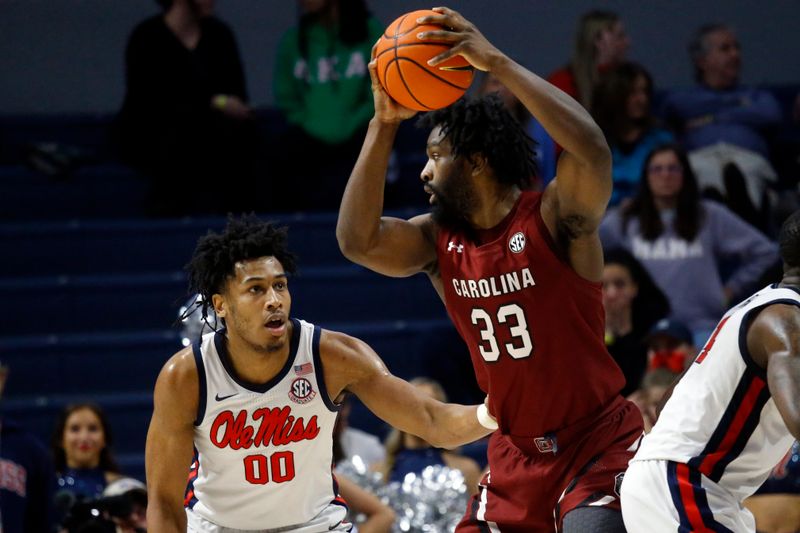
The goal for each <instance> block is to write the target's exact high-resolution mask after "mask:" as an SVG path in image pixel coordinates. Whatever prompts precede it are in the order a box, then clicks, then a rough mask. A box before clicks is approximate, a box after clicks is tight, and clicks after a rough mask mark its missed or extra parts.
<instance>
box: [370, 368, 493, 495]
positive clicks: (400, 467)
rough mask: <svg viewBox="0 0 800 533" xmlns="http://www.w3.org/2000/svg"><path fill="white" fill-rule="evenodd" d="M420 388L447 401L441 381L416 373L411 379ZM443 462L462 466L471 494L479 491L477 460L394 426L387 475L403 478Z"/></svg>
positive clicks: (388, 443)
mask: <svg viewBox="0 0 800 533" xmlns="http://www.w3.org/2000/svg"><path fill="white" fill-rule="evenodd" d="M409 383H411V384H413V385H414V386H416V387H417V388H418V389H420V390H422V391H425V392H426V393H427V394H429V395H430V396H432V397H433V398H436V399H437V400H439V401H440V402H446V401H447V396H446V395H445V393H444V389H443V388H442V386H441V384H439V382H437V381H434V380H432V379H429V378H424V377H417V378H414V379H412V380H410V381H409ZM435 465H444V466H447V467H449V468H453V469H456V470H460V471H461V473H462V474H463V475H464V482H465V483H466V486H467V490H468V491H469V494H476V493H477V492H478V481H479V480H480V476H481V471H480V468H479V467H478V464H477V463H476V462H475V461H474V460H473V459H470V458H469V457H466V456H464V455H460V454H458V453H456V452H455V451H452V450H441V449H438V448H434V447H432V446H431V445H430V444H428V443H427V442H426V441H424V440H422V439H421V438H419V437H417V436H415V435H411V434H410V433H405V432H403V431H400V430H398V429H393V430H392V432H391V433H389V436H388V437H386V462H385V464H384V467H383V473H384V479H386V480H387V481H389V482H391V481H400V482H402V481H403V479H404V478H405V476H406V474H409V473H414V474H421V473H422V471H423V470H424V469H425V467H427V466H435Z"/></svg>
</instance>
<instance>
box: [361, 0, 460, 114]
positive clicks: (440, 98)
mask: <svg viewBox="0 0 800 533" xmlns="http://www.w3.org/2000/svg"><path fill="white" fill-rule="evenodd" d="M438 14H439V13H436V12H435V11H430V10H428V9H422V10H419V11H412V12H411V13H406V14H405V15H403V16H401V17H398V18H397V20H395V21H394V22H392V23H391V24H390V25H389V27H388V28H386V31H384V32H383V36H381V38H380V40H379V41H378V47H377V48H376V50H375V57H376V59H377V69H378V80H379V81H380V82H381V85H382V86H383V88H384V89H386V92H387V93H389V96H391V97H392V98H393V99H394V100H395V101H397V103H399V104H400V105H402V106H405V107H408V108H411V109H416V110H417V111H431V110H433V109H439V108H440V107H446V106H448V105H450V104H452V103H453V102H455V101H456V100H458V99H459V98H460V97H461V95H463V94H464V93H465V92H466V90H467V89H468V88H469V84H470V83H472V66H471V65H470V64H469V63H468V62H467V60H466V59H464V58H463V57H461V56H455V57H451V58H450V59H448V60H447V61H445V62H444V63H441V64H439V65H436V66H435V67H432V66H430V65H428V60H429V59H430V58H432V57H435V56H437V55H439V54H441V53H442V52H444V51H446V50H447V49H448V48H450V46H449V45H448V43H441V42H435V41H421V40H419V39H418V38H417V34H418V33H420V32H423V31H433V30H439V29H441V26H438V25H435V24H417V19H418V18H419V17H424V16H425V15H438Z"/></svg>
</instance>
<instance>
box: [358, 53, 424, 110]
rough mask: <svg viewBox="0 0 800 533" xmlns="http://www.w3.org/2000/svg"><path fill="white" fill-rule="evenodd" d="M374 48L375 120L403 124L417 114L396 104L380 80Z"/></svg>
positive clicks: (371, 72)
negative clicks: (402, 122)
mask: <svg viewBox="0 0 800 533" xmlns="http://www.w3.org/2000/svg"><path fill="white" fill-rule="evenodd" d="M377 46H378V45H377V43H376V44H375V46H373V47H372V61H370V62H369V65H367V67H368V68H369V78H370V80H372V98H373V100H374V102H375V118H376V119H377V120H379V121H380V122H393V123H397V122H401V121H403V120H406V119H408V118H411V117H413V116H414V115H416V114H417V112H416V111H414V110H413V109H409V108H407V107H403V106H402V105H400V104H398V103H397V102H395V101H394V100H393V99H392V97H391V96H389V94H388V93H387V92H386V90H385V89H384V88H383V86H382V85H381V82H380V81H379V80H378V66H377V65H378V62H377V60H376V59H375V48H376V47H377Z"/></svg>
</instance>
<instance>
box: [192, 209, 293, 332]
mask: <svg viewBox="0 0 800 533" xmlns="http://www.w3.org/2000/svg"><path fill="white" fill-rule="evenodd" d="M266 256H273V257H275V258H276V259H277V260H278V261H280V262H281V265H282V266H283V268H284V271H285V272H286V273H288V274H294V273H295V270H296V267H295V256H294V255H293V254H292V253H291V252H289V250H288V249H287V247H286V228H285V227H281V228H276V227H275V226H273V225H272V224H271V223H269V222H262V221H261V220H259V219H258V218H257V217H256V216H254V215H243V216H242V217H240V218H236V217H233V216H231V217H229V218H228V224H227V226H225V230H224V231H223V232H222V233H214V232H213V231H209V232H208V234H207V235H206V236H204V237H202V238H200V240H198V241H197V247H196V248H195V250H194V254H192V259H191V260H190V261H189V263H188V264H187V265H186V267H185V268H186V271H187V272H188V274H189V290H190V291H191V292H192V293H199V294H200V295H201V296H202V297H203V303H202V313H203V319H204V320H205V319H206V317H207V316H208V310H209V308H210V307H211V305H212V303H211V297H212V295H214V294H218V293H221V292H222V290H223V287H224V286H225V282H226V281H227V279H228V278H229V277H231V276H234V275H235V272H234V267H235V265H236V263H238V262H240V261H247V260H250V259H257V258H259V257H266Z"/></svg>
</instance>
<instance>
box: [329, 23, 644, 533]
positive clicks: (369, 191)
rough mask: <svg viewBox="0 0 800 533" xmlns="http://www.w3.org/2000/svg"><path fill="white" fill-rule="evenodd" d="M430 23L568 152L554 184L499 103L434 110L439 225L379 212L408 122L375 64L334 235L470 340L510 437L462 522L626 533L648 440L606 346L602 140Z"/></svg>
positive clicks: (494, 56)
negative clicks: (540, 174)
mask: <svg viewBox="0 0 800 533" xmlns="http://www.w3.org/2000/svg"><path fill="white" fill-rule="evenodd" d="M436 10H437V11H438V12H439V13H440V15H437V16H430V17H424V18H422V19H420V20H419V22H420V23H434V24H440V25H442V26H444V27H445V28H448V29H447V30H441V31H430V32H425V33H424V34H423V35H421V38H423V39H425V40H440V41H443V42H447V43H451V44H452V45H453V47H452V49H451V50H449V51H448V52H445V53H443V54H441V55H439V56H438V57H436V58H434V59H433V60H432V62H433V63H439V62H441V61H444V60H446V59H447V58H449V57H450V56H452V55H453V54H460V55H462V56H463V57H465V58H466V59H467V61H469V62H470V63H471V64H472V65H473V66H474V67H475V68H477V69H480V70H484V71H488V72H491V73H492V75H494V76H495V77H497V78H498V80H500V81H501V82H502V83H503V84H504V85H505V86H506V87H508V88H509V89H510V90H511V91H512V92H513V93H514V95H515V96H516V97H517V98H519V99H520V101H522V102H523V103H524V104H525V106H526V107H527V108H528V110H529V111H530V112H531V113H532V114H533V115H534V117H536V119H537V120H538V121H539V122H540V123H541V124H542V125H543V126H544V127H545V129H546V130H547V131H548V133H549V134H550V135H551V136H552V137H553V139H554V140H555V141H556V142H557V143H558V144H560V145H561V146H563V147H564V151H565V153H564V155H562V157H561V159H560V161H559V164H558V172H557V175H558V178H557V179H556V180H555V182H553V183H552V184H551V185H550V186H549V187H548V188H547V190H546V191H544V193H536V192H531V191H528V190H526V189H528V188H529V180H530V178H531V175H532V174H533V171H534V168H533V163H532V160H531V154H530V150H529V148H528V144H527V140H526V138H525V135H524V134H523V132H522V131H521V129H520V127H519V125H518V124H517V123H516V122H515V121H514V120H513V119H512V118H511V116H510V115H509V114H508V112H507V111H506V110H505V109H504V108H503V107H502V105H501V104H500V102H499V101H498V100H497V99H493V98H483V99H480V100H460V101H458V102H456V103H455V104H453V105H452V106H451V107H449V108H446V109H443V110H439V111H435V112H432V113H429V114H428V115H426V117H425V122H426V124H428V125H430V126H433V130H432V131H431V134H430V136H429V137H428V145H427V153H428V162H427V164H426V165H425V168H424V169H423V170H422V176H421V177H422V181H423V183H424V188H425V190H426V191H427V192H428V193H430V194H431V203H432V204H433V214H432V215H423V216H419V217H416V218H413V219H411V220H400V219H395V218H388V217H381V214H382V210H383V206H382V203H383V186H384V185H383V184H384V181H385V173H386V169H387V164H388V161H389V155H390V153H391V150H392V144H393V142H394V138H395V134H396V132H397V128H398V124H399V123H400V122H401V121H402V120H404V119H407V118H410V117H411V116H412V115H413V114H414V112H413V111H411V110H409V109H405V108H402V107H400V106H399V105H398V104H397V103H396V102H394V101H393V100H391V99H390V98H389V97H388V96H387V94H386V93H385V92H384V91H383V89H382V88H381V87H380V85H379V84H378V82H377V78H376V77H375V65H374V61H373V63H372V64H371V65H370V72H371V74H372V80H373V84H372V89H373V94H374V98H375V116H374V118H373V119H372V121H371V122H370V126H369V130H368V132H367V136H366V139H365V141H364V146H363V148H362V151H361V155H360V156H359V159H358V161H357V163H356V165H355V168H354V169H353V173H352V175H351V176H350V181H349V183H348V185H347V189H346V191H345V194H344V198H343V199H342V206H341V211H340V214H339V222H338V227H337V236H338V238H339V244H340V247H341V249H342V251H343V253H344V254H345V255H346V256H347V257H348V258H349V259H351V260H353V261H355V262H356V263H359V264H362V265H364V266H366V267H369V268H371V269H372V270H375V271H377V272H381V273H383V274H386V275H389V276H396V277H402V276H410V275H412V274H415V273H417V272H426V273H427V274H428V276H429V277H430V279H431V281H432V283H433V285H434V287H435V288H436V290H437V291H438V293H439V295H440V296H441V298H442V300H443V301H444V303H445V306H446V307H447V311H448V313H449V314H450V317H451V318H452V320H453V322H454V323H455V326H456V328H457V329H458V331H459V333H460V334H461V336H462V337H463V338H464V340H465V341H466V342H467V344H468V346H469V348H470V352H471V356H472V361H473V364H474V367H475V373H476V375H477V378H478V383H479V384H480V386H481V388H482V389H483V390H484V391H489V390H490V391H491V397H490V399H489V401H490V407H491V410H492V413H493V414H495V415H496V416H497V419H498V423H499V425H500V430H499V431H498V432H495V433H494V434H493V435H492V438H491V440H490V444H489V467H490V469H491V472H490V474H489V475H487V476H486V477H485V478H484V479H483V481H482V482H481V484H480V492H479V494H478V496H476V497H475V498H474V500H473V501H472V503H471V505H470V508H469V509H468V512H467V515H466V516H465V518H464V520H463V521H462V522H461V524H460V525H459V528H458V531H460V532H465V531H469V532H473V531H475V532H477V531H497V530H499V531H526V532H527V531H538V532H542V531H554V530H556V529H557V528H558V529H562V527H563V531H567V532H570V533H574V532H578V531H587V532H589V531H591V532H594V533H596V532H610V531H614V532H616V531H623V530H624V529H623V524H622V517H621V515H620V513H619V497H618V494H617V492H616V490H615V489H616V488H617V487H616V485H617V484H618V482H619V480H621V475H622V472H623V471H624V470H625V468H626V466H627V462H628V460H629V459H630V458H631V457H632V456H633V452H634V451H635V450H636V447H637V444H638V441H639V439H640V438H641V435H642V420H641V416H640V414H639V412H638V411H637V409H636V408H635V407H634V406H633V405H632V404H631V403H630V402H627V401H626V400H624V399H623V398H622V397H621V396H620V395H619V391H620V389H621V388H622V386H623V383H624V378H623V376H622V373H621V372H620V370H619V368H618V367H617V366H616V364H615V363H614V361H613V360H612V359H611V356H610V355H609V354H608V352H607V351H606V349H605V344H604V341H603V335H604V325H603V321H604V318H603V317H604V315H603V307H602V301H601V287H600V283H599V282H600V279H601V275H602V270H603V253H602V248H601V245H600V240H599V237H598V226H599V223H600V220H601V218H602V216H603V213H604V211H605V208H606V204H607V202H608V199H609V196H610V193H611V174H610V171H611V156H610V153H609V149H608V146H607V145H606V142H605V140H604V138H603V134H602V132H601V131H600V129H599V128H598V127H597V125H596V124H595V123H594V122H593V121H592V119H591V117H590V116H589V114H588V113H587V112H586V111H585V110H584V109H583V108H582V107H581V106H580V104H578V103H577V102H576V101H575V100H573V99H572V98H570V97H569V96H567V95H566V94H564V93H563V92H561V91H560V90H558V89H556V88H555V87H553V86H552V85H550V84H549V83H547V82H546V81H544V80H543V79H541V78H540V77H538V76H536V75H535V74H533V73H531V72H529V71H527V70H526V69H524V68H522V67H521V66H520V65H518V64H516V63H514V62H513V61H512V60H511V59H509V58H508V57H507V56H505V55H504V54H502V53H501V52H500V51H499V50H497V49H496V48H495V47H494V46H492V45H491V44H490V43H489V42H488V41H487V40H486V39H485V38H484V37H483V36H482V35H481V33H480V32H479V31H478V29H477V28H476V27H475V26H474V25H472V24H471V23H470V22H468V21H467V20H465V19H464V18H463V17H462V16H461V15H459V14H458V13H456V12H454V11H452V10H450V9H447V8H437V9H436Z"/></svg>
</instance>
